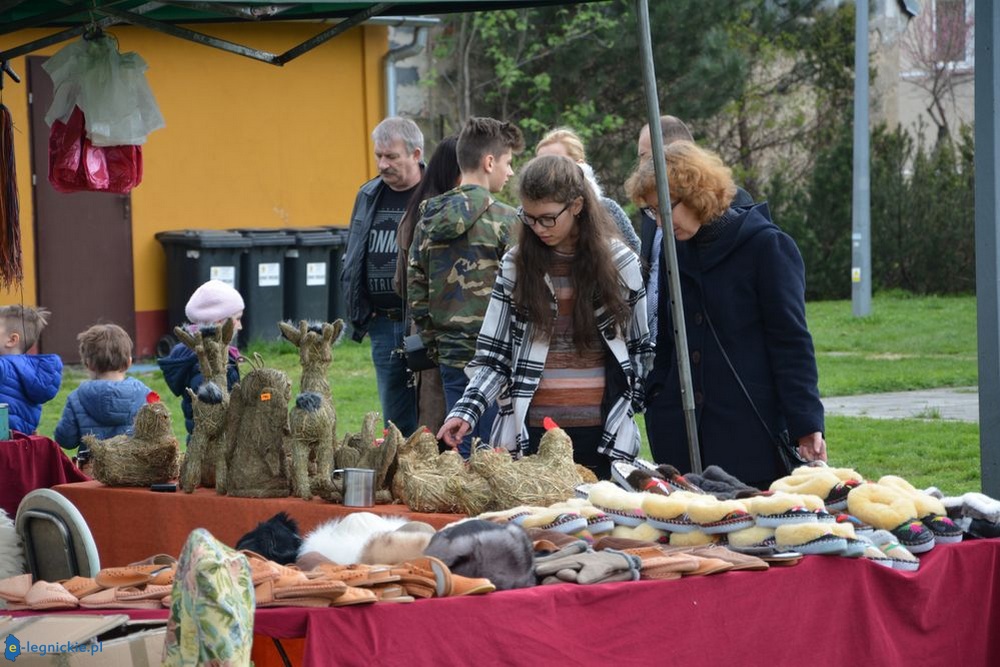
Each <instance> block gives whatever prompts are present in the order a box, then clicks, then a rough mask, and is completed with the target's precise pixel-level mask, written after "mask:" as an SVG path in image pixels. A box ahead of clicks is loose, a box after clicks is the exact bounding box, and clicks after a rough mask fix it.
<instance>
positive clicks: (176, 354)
mask: <svg viewBox="0 0 1000 667" xmlns="http://www.w3.org/2000/svg"><path fill="white" fill-rule="evenodd" d="M243 308H244V306H243V297H242V296H240V293H239V292H237V291H236V290H235V289H233V288H232V287H230V286H229V285H227V284H226V283H224V282H222V281H220V280H209V281H208V282H207V283H204V284H202V286H201V287H199V288H198V289H196V290H195V291H194V294H192V295H191V298H190V299H188V302H187V306H185V308H184V314H185V315H187V318H188V321H189V322H190V323H191V324H190V325H188V329H189V330H191V331H197V330H198V329H199V328H201V327H208V326H221V325H222V324H224V323H225V321H226V320H227V319H229V318H232V319H233V321H234V322H235V324H236V328H235V329H234V331H233V337H234V340H235V336H236V334H237V333H239V331H240V329H242V328H243V326H242V324H241V323H240V320H241V319H242V317H243ZM239 356H240V352H239V350H237V349H236V348H235V347H232V346H230V348H229V364H228V365H227V367H226V382H227V384H228V385H229V386H228V389H232V388H233V385H235V384H236V383H237V382H239V381H240V371H239V367H238V366H237V365H236V362H237V360H238V359H239ZM156 363H157V364H159V366H160V370H161V371H163V379H164V380H166V382H167V386H168V387H170V391H172V392H173V393H174V395H175V396H180V397H181V410H183V412H184V425H185V426H186V427H187V432H188V435H190V434H191V431H193V430H194V415H193V413H192V411H191V397H190V396H189V395H188V393H187V388H188V387H190V388H191V390H192V391H194V392H196V393H197V391H198V387H200V386H201V384H202V382H204V381H205V378H204V377H203V376H202V374H201V365H200V364H199V363H198V355H196V354H195V352H194V350H192V349H191V348H189V347H188V346H186V345H184V344H183V343H178V344H177V345H175V346H174V348H173V349H172V350H170V354H169V355H167V356H165V357H161V358H159V359H157V360H156Z"/></svg>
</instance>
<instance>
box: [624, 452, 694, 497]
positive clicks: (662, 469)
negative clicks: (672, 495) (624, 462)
mask: <svg viewBox="0 0 1000 667" xmlns="http://www.w3.org/2000/svg"><path fill="white" fill-rule="evenodd" d="M632 464H633V465H634V466H635V467H636V468H638V469H640V470H642V471H644V472H647V473H649V474H650V475H651V476H653V477H657V478H659V479H662V480H663V481H664V482H665V483H666V484H667V486H668V487H669V488H670V490H671V491H689V492H691V493H700V494H703V493H705V492H704V491H702V490H701V489H699V488H698V487H697V486H696V485H694V484H692V483H690V482H689V481H687V479H685V477H684V475H682V474H681V472H680V470H678V469H677V468H675V467H673V466H672V465H666V464H659V465H658V464H656V463H652V462H650V461H646V460H645V459H634V460H633V461H632Z"/></svg>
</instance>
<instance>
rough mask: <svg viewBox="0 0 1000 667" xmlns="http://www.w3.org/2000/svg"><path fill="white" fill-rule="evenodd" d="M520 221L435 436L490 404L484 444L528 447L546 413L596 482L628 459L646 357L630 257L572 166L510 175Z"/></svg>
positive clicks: (555, 162)
mask: <svg viewBox="0 0 1000 667" xmlns="http://www.w3.org/2000/svg"><path fill="white" fill-rule="evenodd" d="M519 191H520V198H521V209H520V210H519V212H518V217H519V218H520V220H521V222H522V223H523V224H521V225H519V228H518V231H517V236H518V238H517V245H516V246H515V247H513V248H511V249H510V250H509V251H508V252H507V253H506V254H505V255H504V258H503V260H502V262H501V268H500V271H499V273H498V274H497V279H496V283H495V284H494V287H493V294H492V296H491V299H490V304H489V308H488V310H487V312H486V319H485V321H484V322H483V326H482V329H481V330H480V332H479V340H478V345H477V351H476V356H475V358H474V359H473V361H472V362H471V363H470V364H469V366H468V367H467V372H469V373H470V374H471V378H472V379H471V381H470V382H469V385H468V388H467V389H466V391H465V394H464V395H463V396H462V399H461V400H460V401H459V402H458V403H456V405H455V407H454V408H453V409H452V411H451V413H450V414H449V415H448V418H447V419H446V421H445V424H444V426H443V427H442V428H441V430H440V432H439V433H438V438H439V439H441V440H444V441H445V442H446V443H447V444H449V445H451V446H452V447H455V446H457V444H458V443H459V442H460V441H461V439H462V436H463V435H465V433H467V432H468V431H469V430H470V429H471V428H472V427H473V426H474V425H475V424H476V423H477V421H478V419H479V417H480V415H482V413H483V411H484V410H485V409H486V406H488V405H490V404H491V403H492V402H493V401H494V400H496V401H497V403H498V404H499V407H500V410H499V415H498V416H497V418H496V421H495V422H494V423H493V430H492V432H491V438H490V443H489V444H490V445H492V446H495V447H496V446H502V447H506V448H507V449H508V450H510V451H512V452H514V453H515V454H530V453H533V452H535V451H536V450H537V448H538V442H539V440H540V438H541V435H542V433H543V426H542V423H543V420H544V418H545V417H551V418H552V419H553V420H554V421H555V422H556V423H557V424H559V426H561V427H562V428H564V429H565V430H566V431H567V433H568V434H569V436H570V437H571V438H572V440H573V450H574V458H575V460H576V462H577V463H580V464H583V465H585V466H587V467H588V468H590V469H591V470H593V471H594V472H595V474H597V476H598V477H599V478H603V479H607V478H608V477H609V476H610V466H611V463H610V462H611V459H616V458H624V459H631V458H634V457H635V456H636V454H637V453H638V451H639V432H638V429H637V427H636V424H635V421H634V415H635V414H636V413H637V412H641V411H642V408H643V400H644V395H645V393H644V389H643V384H644V380H645V376H646V371H647V368H648V367H649V364H650V363H651V362H652V354H653V350H652V347H651V346H650V341H649V330H648V326H647V319H646V295H645V291H644V289H643V284H642V272H641V270H640V266H639V260H638V257H637V256H636V255H635V253H634V252H632V250H630V249H629V248H628V246H626V245H625V243H623V242H622V241H621V240H620V238H619V237H618V234H617V233H616V232H615V228H614V226H613V224H612V223H611V222H610V221H609V220H608V219H607V213H606V212H605V209H604V207H603V206H602V205H601V203H600V201H599V200H598V199H597V197H596V196H595V195H594V192H593V190H592V189H591V188H590V186H589V185H588V184H587V181H586V178H585V177H584V174H583V172H582V171H581V169H580V167H579V166H578V165H576V164H575V163H574V162H573V161H572V160H570V159H568V158H565V157H560V156H544V157H538V158H535V159H534V160H532V161H531V162H529V163H528V164H527V166H526V167H525V168H524V170H523V172H522V173H521V177H520V185H519Z"/></svg>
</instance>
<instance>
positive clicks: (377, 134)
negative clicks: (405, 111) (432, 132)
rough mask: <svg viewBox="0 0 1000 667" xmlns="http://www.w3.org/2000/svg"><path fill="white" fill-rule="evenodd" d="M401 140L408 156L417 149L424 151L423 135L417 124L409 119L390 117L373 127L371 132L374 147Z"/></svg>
mask: <svg viewBox="0 0 1000 667" xmlns="http://www.w3.org/2000/svg"><path fill="white" fill-rule="evenodd" d="M397 140H401V141H402V142H403V145H405V146H406V151H407V153H409V154H410V155H412V154H413V152H414V151H415V150H417V149H418V148H419V149H420V150H421V152H422V151H423V150H424V133H423V132H421V131H420V128H419V127H417V124H416V123H414V122H413V121H412V120H410V119H409V118H400V117H399V116H390V117H389V118H386V119H385V120H383V121H382V122H381V123H379V124H378V125H376V126H375V129H374V130H373V131H372V141H374V142H375V145H376V146H388V145H389V144H391V143H394V142H395V141H397Z"/></svg>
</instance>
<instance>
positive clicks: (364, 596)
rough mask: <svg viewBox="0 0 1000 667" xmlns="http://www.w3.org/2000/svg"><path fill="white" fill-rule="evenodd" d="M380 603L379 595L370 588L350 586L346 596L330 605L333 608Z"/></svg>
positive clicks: (345, 593)
mask: <svg viewBox="0 0 1000 667" xmlns="http://www.w3.org/2000/svg"><path fill="white" fill-rule="evenodd" d="M375 602H378V595H376V594H375V591H374V590H372V589H370V588H356V587H354V586H348V587H347V590H346V591H344V594H343V595H341V596H340V597H339V598H337V599H336V600H334V601H333V602H331V603H330V606H331V607H349V606H353V605H356V604H373V603H375Z"/></svg>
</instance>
